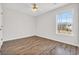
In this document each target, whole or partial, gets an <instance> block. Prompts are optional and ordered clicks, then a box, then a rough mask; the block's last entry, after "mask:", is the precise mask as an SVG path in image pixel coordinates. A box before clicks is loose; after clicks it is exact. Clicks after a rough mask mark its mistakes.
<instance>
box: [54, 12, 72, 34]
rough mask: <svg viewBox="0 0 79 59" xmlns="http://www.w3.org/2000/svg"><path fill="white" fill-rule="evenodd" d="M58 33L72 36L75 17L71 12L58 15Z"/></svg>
mask: <svg viewBox="0 0 79 59" xmlns="http://www.w3.org/2000/svg"><path fill="white" fill-rule="evenodd" d="M56 19H57V32H58V33H64V34H72V21H73V16H72V12H71V11H66V12H62V13H60V14H58V15H57V17H56Z"/></svg>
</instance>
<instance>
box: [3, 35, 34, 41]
mask: <svg viewBox="0 0 79 59" xmlns="http://www.w3.org/2000/svg"><path fill="white" fill-rule="evenodd" d="M31 36H35V35H26V36H19V37H15V38H10V39H4V40H3V42H4V41H10V40H16V39H21V38H26V37H31Z"/></svg>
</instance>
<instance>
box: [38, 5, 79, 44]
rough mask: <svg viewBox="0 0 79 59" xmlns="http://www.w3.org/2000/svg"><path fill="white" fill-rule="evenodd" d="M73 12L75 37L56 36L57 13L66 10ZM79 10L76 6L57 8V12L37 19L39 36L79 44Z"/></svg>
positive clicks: (50, 12)
mask: <svg viewBox="0 0 79 59" xmlns="http://www.w3.org/2000/svg"><path fill="white" fill-rule="evenodd" d="M70 9H71V10H73V12H74V19H73V23H74V24H73V26H74V28H73V32H74V35H73V36H66V35H60V34H56V16H55V15H56V13H58V12H60V11H64V10H70ZM77 13H78V9H77V5H76V4H72V5H66V6H63V7H61V8H57V9H55V10H52V11H49V12H47V13H45V14H43V15H40V16H38V17H37V35H38V36H41V37H45V38H49V39H52V40H56V41H60V42H64V43H68V44H72V45H79V44H78V35H77V33H78V15H77Z"/></svg>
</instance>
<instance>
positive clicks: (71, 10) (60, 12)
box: [56, 8, 74, 36]
mask: <svg viewBox="0 0 79 59" xmlns="http://www.w3.org/2000/svg"><path fill="white" fill-rule="evenodd" d="M63 12H71V13H72V34H65V33H59V32H58V26H57V25H58V21H57V16H58V15H59V14H62V13H63ZM73 23H74V10H73V8H71V9H68V10H67V9H66V10H62V11H59V12H57V13H56V34H60V35H66V36H73V35H74V24H73Z"/></svg>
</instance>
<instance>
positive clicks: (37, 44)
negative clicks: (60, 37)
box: [1, 36, 79, 55]
mask: <svg viewBox="0 0 79 59" xmlns="http://www.w3.org/2000/svg"><path fill="white" fill-rule="evenodd" d="M1 54H2V55H77V54H79V48H78V47H76V46H72V45H68V44H65V43H60V42H57V41H53V40H49V39H46V38H42V37H38V36H32V37H28V38H22V39H17V40H11V41H6V42H4V43H3V45H2V47H1Z"/></svg>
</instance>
